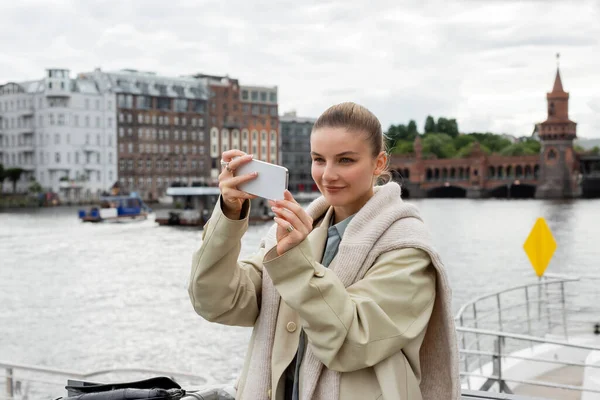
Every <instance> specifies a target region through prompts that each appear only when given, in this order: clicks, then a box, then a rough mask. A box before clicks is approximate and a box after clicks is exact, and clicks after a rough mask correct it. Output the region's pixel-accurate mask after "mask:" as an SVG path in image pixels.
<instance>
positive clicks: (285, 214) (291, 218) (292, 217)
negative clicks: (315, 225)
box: [271, 207, 308, 234]
mask: <svg viewBox="0 0 600 400" xmlns="http://www.w3.org/2000/svg"><path fill="white" fill-rule="evenodd" d="M271 210H272V211H273V213H274V214H275V215H276V216H277V217H279V218H280V219H283V220H285V221H287V222H289V223H290V224H291V225H292V226H293V227H294V228H295V229H296V230H298V231H301V232H302V233H303V234H306V233H308V229H307V227H306V225H304V224H303V223H302V221H301V220H300V218H298V216H297V215H296V214H294V213H293V212H291V211H290V210H286V209H282V208H278V207H271Z"/></svg>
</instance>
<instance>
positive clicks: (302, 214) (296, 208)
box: [275, 194, 313, 229]
mask: <svg viewBox="0 0 600 400" xmlns="http://www.w3.org/2000/svg"><path fill="white" fill-rule="evenodd" d="M290 195H291V194H290ZM275 207H279V208H287V209H288V210H290V211H292V212H293V213H294V214H296V215H297V216H298V218H299V219H300V221H302V224H303V225H304V226H306V227H307V229H312V225H313V220H312V218H311V217H310V215H308V214H307V213H306V211H305V210H304V208H302V206H301V205H300V204H298V203H296V202H295V201H290V200H277V201H276V202H275Z"/></svg>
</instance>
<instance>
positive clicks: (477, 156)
mask: <svg viewBox="0 0 600 400" xmlns="http://www.w3.org/2000/svg"><path fill="white" fill-rule="evenodd" d="M541 162H542V158H541V155H527V156H501V155H497V154H492V155H487V154H485V153H484V152H483V151H482V150H481V148H480V147H479V146H478V144H477V143H476V144H475V148H474V151H473V152H472V153H471V155H470V156H469V157H467V158H452V159H436V158H424V157H423V154H422V151H421V146H420V139H419V138H417V139H416V140H415V153H413V154H407V155H404V154H403V155H397V154H394V155H392V156H391V158H390V170H391V172H392V177H393V179H394V180H396V181H398V182H400V183H401V185H402V191H403V194H402V196H403V197H413V198H422V197H468V198H485V197H497V198H532V197H534V196H535V190H536V188H537V186H538V185H539V184H540V181H539V180H540V163H541ZM577 163H578V165H579V167H578V168H577V165H576V166H575V168H574V173H576V174H577V175H578V177H577V179H578V180H579V185H580V187H581V192H582V193H581V196H582V197H600V156H597V155H585V154H582V155H578V154H576V161H575V164H577Z"/></svg>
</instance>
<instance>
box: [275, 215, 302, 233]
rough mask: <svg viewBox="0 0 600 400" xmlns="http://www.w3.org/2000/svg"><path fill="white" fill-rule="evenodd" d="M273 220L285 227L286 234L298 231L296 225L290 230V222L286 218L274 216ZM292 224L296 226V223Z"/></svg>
mask: <svg viewBox="0 0 600 400" xmlns="http://www.w3.org/2000/svg"><path fill="white" fill-rule="evenodd" d="M273 221H275V223H276V224H277V225H279V226H280V227H282V228H283V229H285V233H286V236H289V235H291V234H292V233H294V232H296V231H297V229H296V227H294V230H293V231H291V232H290V231H288V227H289V226H290V223H289V222H288V221H286V220H285V219H281V218H278V217H274V218H273ZM292 226H294V225H292Z"/></svg>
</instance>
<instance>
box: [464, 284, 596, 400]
mask: <svg viewBox="0 0 600 400" xmlns="http://www.w3.org/2000/svg"><path fill="white" fill-rule="evenodd" d="M599 284H600V277H598V276H580V277H567V276H558V275H547V276H546V277H545V278H544V279H541V280H539V281H538V282H532V283H529V284H522V285H517V286H514V287H511V288H508V289H505V290H501V291H499V292H495V293H492V294H487V295H485V296H481V297H478V298H476V299H474V300H472V301H471V302H469V303H467V304H465V305H464V306H462V307H461V308H460V310H459V312H458V313H457V315H456V325H457V333H458V337H459V347H460V356H461V377H462V380H463V386H465V387H467V388H469V389H474V390H495V391H499V392H504V393H512V392H513V390H514V389H515V388H516V387H518V386H519V385H521V386H534V387H546V388H555V389H557V390H567V391H577V392H581V393H587V395H589V396H599V397H600V395H599V394H600V387H593V386H591V385H587V386H586V385H585V382H584V383H583V384H582V385H574V384H568V383H560V382H559V380H558V381H557V380H556V379H553V380H549V379H548V378H544V375H547V374H549V373H552V371H557V369H558V368H569V369H571V371H570V372H569V373H571V374H573V373H574V374H579V373H581V376H583V374H584V373H586V374H592V375H594V374H595V375H594V376H600V364H599V363H598V362H596V361H593V360H592V361H588V359H592V358H593V357H591V355H594V354H596V355H600V346H599V345H598V343H600V340H596V339H595V337H594V333H595V334H596V335H598V334H600V324H599V323H600V301H599V300H600V297H598V294H599V293H600V290H599V289H598V287H599ZM594 352H596V353H594ZM596 358H597V357H596Z"/></svg>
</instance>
